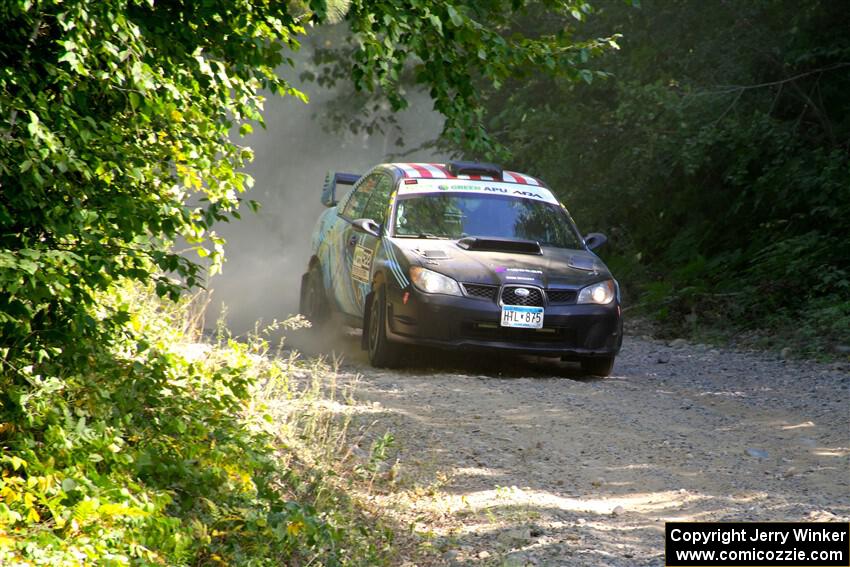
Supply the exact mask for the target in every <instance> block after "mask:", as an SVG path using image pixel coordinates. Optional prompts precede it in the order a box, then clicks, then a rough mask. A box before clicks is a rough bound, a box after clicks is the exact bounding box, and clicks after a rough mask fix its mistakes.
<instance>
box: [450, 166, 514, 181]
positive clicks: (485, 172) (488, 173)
mask: <svg viewBox="0 0 850 567" xmlns="http://www.w3.org/2000/svg"><path fill="white" fill-rule="evenodd" d="M448 169H449V173H451V174H452V175H454V176H455V177H458V176H461V175H482V176H484V177H492V178H493V179H496V180H498V181H501V180H502V166H501V165H496V164H495V163H478V162H474V161H450V162H449V163H448Z"/></svg>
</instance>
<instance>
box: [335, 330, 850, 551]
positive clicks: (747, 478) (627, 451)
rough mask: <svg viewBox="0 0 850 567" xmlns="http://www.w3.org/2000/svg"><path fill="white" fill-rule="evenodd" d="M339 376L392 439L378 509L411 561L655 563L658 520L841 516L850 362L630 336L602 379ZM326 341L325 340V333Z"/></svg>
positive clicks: (502, 368)
mask: <svg viewBox="0 0 850 567" xmlns="http://www.w3.org/2000/svg"><path fill="white" fill-rule="evenodd" d="M358 341H359V337H348V338H346V339H343V340H342V345H341V347H342V351H343V356H344V359H343V362H342V365H341V368H340V376H341V378H342V379H343V380H349V381H353V383H355V384H356V385H355V389H356V391H355V393H354V395H355V398H356V399H357V400H358V402H359V403H360V405H359V406H358V407H359V410H355V411H359V412H361V413H362V414H363V419H364V422H365V421H368V422H369V423H373V425H372V427H371V428H370V433H369V434H367V436H366V438H364V440H363V442H362V444H363V445H365V446H364V448H365V449H368V448H369V447H368V439H369V436H370V435H373V436H374V435H378V434H380V433H382V432H383V431H389V432H391V433H392V434H393V436H394V437H395V440H396V449H397V452H396V454H394V459H397V460H398V465H397V466H396V469H397V470H398V475H397V478H396V480H395V484H394V488H392V489H389V490H383V491H380V490H379V491H376V493H375V494H373V495H372V496H371V498H372V499H373V500H374V502H375V504H376V505H378V506H380V507H381V509H382V510H385V511H386V512H387V514H389V515H390V516H391V517H393V518H394V519H395V521H397V522H398V525H399V526H401V527H403V528H406V527H409V528H411V529H413V530H415V531H416V532H417V533H419V534H420V536H421V537H420V538H419V539H418V540H417V541H418V542H419V544H418V545H419V546H420V547H422V546H423V545H424V546H426V547H427V548H428V549H429V550H430V551H429V552H428V553H427V554H425V555H424V557H425V559H424V560H423V555H421V554H418V555H415V556H411V560H409V561H406V562H405V561H402V563H403V564H404V563H406V564H408V565H413V564H414V563H416V564H423V563H424V564H434V565H592V566H633V565H659V566H660V565H663V564H664V560H663V553H664V537H663V536H664V533H663V530H664V522H665V521H667V520H681V521H689V520H694V521H710V520H714V521H726V520H741V521H780V520H839V519H841V520H847V519H848V518H850V373H848V372H847V367H846V366H841V365H840V364H839V365H835V364H833V365H827V364H818V363H814V362H810V361H793V360H781V359H779V358H778V357H776V356H775V355H771V354H769V353H752V352H739V351H732V350H724V349H714V348H711V347H706V346H703V345H690V344H685V345H682V344H681V342H682V341H677V342H676V343H674V344H675V345H676V346H677V347H678V348H673V347H670V346H667V344H666V343H663V342H660V341H654V340H649V339H646V338H644V339H639V338H632V337H627V339H626V341H625V344H624V346H623V351H622V353H621V354H620V356H619V357H618V359H617V363H616V366H615V368H614V373H613V375H612V376H611V377H609V378H605V379H597V378H588V377H586V376H583V375H582V374H581V372H580V371H579V370H578V367H577V366H576V367H575V369H574V370H570V365H568V364H564V363H559V362H554V361H551V360H549V359H538V358H525V357H508V356H498V355H485V356H470V355H466V354H462V353H455V354H447V353H441V352H433V351H428V352H423V353H419V354H418V355H417V356H416V357H415V359H414V360H413V361H412V366H410V367H409V368H406V369H402V370H392V371H390V370H379V369H373V368H371V367H369V365H368V363H367V362H366V360H365V356H364V355H363V354H362V353H361V352H359V349H358V348H357V343H358ZM337 347H338V350H339V345H337Z"/></svg>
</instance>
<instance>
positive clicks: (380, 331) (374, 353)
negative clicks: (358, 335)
mask: <svg viewBox="0 0 850 567" xmlns="http://www.w3.org/2000/svg"><path fill="white" fill-rule="evenodd" d="M365 332H366V333H368V347H369V362H370V363H371V364H372V366H376V367H378V368H394V367H396V366H398V365H399V362H401V346H400V345H398V344H396V343H392V342H390V341H389V339H387V300H386V298H385V297H384V289H383V288H381V287H379V288H377V289H375V291H374V293H373V295H372V301H371V303H370V304H369V324H368V327H367V328H366V329H365Z"/></svg>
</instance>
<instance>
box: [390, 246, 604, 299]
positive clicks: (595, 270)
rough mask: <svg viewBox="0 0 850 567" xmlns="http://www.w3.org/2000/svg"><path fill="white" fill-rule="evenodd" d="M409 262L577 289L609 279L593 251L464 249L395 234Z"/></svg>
mask: <svg viewBox="0 0 850 567" xmlns="http://www.w3.org/2000/svg"><path fill="white" fill-rule="evenodd" d="M393 242H394V243H395V244H396V246H397V247H398V248H399V249H400V250H401V251H402V252H403V253H404V254H405V256H406V257H407V259H408V261H409V262H410V265H411V266H422V267H424V268H428V269H429V270H434V271H435V272H440V273H441V274H445V275H447V276H449V277H451V278H454V279H455V280H457V281H460V282H466V283H479V284H488V285H502V284H510V283H515V284H518V285H522V284H526V285H536V286H540V287H543V288H565V289H579V288H581V287H584V286H586V285H590V284H592V283H595V282H598V281H601V280H605V279H609V278H610V277H611V273H610V272H609V271H608V268H607V267H606V266H605V264H604V263H603V262H602V260H600V259H599V257H597V256H596V255H595V254H594V253H592V252H589V251H586V250H570V249H565V248H552V247H546V246H541V247H540V250H541V252H542V253H541V254H524V253H516V252H503V251H490V250H467V249H464V248H463V247H462V245H459V244H458V241H456V240H436V239H413V238H411V239H408V238H394V239H393Z"/></svg>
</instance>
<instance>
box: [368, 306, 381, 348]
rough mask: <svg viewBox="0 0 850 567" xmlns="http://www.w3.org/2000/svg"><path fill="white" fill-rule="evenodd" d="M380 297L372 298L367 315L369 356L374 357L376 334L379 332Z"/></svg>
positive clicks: (376, 342)
mask: <svg viewBox="0 0 850 567" xmlns="http://www.w3.org/2000/svg"><path fill="white" fill-rule="evenodd" d="M379 300H380V297H374V298H373V299H372V304H371V306H370V313H369V354H372V355H374V354H375V351H376V350H377V347H378V333H379V332H380V326H379V325H380V321H379V319H380V315H381V313H380V306H379V305H378V301H379Z"/></svg>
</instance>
